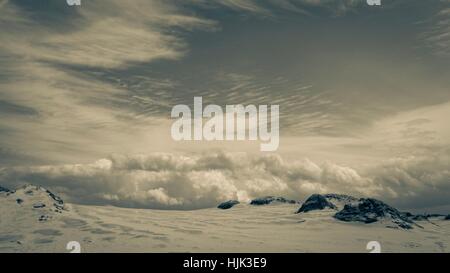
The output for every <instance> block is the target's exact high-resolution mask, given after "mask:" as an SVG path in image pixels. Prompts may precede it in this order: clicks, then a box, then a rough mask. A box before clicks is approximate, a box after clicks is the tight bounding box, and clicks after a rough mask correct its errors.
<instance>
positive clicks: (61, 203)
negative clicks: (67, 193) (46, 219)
mask: <svg viewBox="0 0 450 273" xmlns="http://www.w3.org/2000/svg"><path fill="white" fill-rule="evenodd" d="M45 192H46V193H47V194H48V195H49V196H50V198H52V199H53V200H54V201H55V202H56V203H58V204H59V205H63V204H64V201H63V200H62V198H61V197H59V196H57V195H56V194H54V193H52V192H51V191H49V190H45ZM55 206H56V204H55Z"/></svg>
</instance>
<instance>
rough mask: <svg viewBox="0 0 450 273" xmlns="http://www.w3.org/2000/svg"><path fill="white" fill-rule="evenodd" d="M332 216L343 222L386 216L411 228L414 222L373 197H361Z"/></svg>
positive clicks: (370, 221)
mask: <svg viewBox="0 0 450 273" xmlns="http://www.w3.org/2000/svg"><path fill="white" fill-rule="evenodd" d="M334 218H336V219H338V220H340V221H345V222H363V223H366V224H368V223H374V222H377V221H379V220H382V219H386V218H388V219H389V220H391V221H392V222H393V223H394V224H396V225H397V226H398V227H400V228H403V229H411V228H412V225H413V224H414V222H413V221H412V220H410V219H408V217H406V216H405V215H404V214H403V213H401V212H399V211H398V210H397V209H395V208H393V207H391V206H389V205H387V204H385V203H383V202H381V201H379V200H376V199H373V198H361V199H359V200H358V202H354V203H350V204H347V205H345V206H344V208H343V209H342V210H341V211H339V212H337V213H336V214H335V215H334Z"/></svg>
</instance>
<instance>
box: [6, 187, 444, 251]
mask: <svg viewBox="0 0 450 273" xmlns="http://www.w3.org/2000/svg"><path fill="white" fill-rule="evenodd" d="M17 199H21V200H22V202H20V201H19V203H20V204H19V203H18V202H17ZM330 200H331V199H330ZM35 204H45V207H41V206H39V205H38V206H37V207H35V206H34V205H35ZM298 209H299V204H295V203H294V204H291V203H281V202H280V203H278V204H275V205H267V206H254V205H250V204H242V203H240V204H236V205H234V206H233V207H232V208H230V209H226V210H222V209H217V208H210V209H201V210H193V211H167V210H151V209H126V208H117V207H110V206H86V205H74V204H64V202H62V200H60V199H59V198H58V197H57V196H55V195H53V194H52V193H51V192H48V191H47V190H45V189H43V188H40V187H35V186H27V187H25V188H21V189H18V190H17V191H15V192H0V216H1V217H0V252H68V250H66V245H67V243H68V242H70V241H77V242H79V243H80V246H81V251H82V252H174V251H176V252H367V250H366V245H367V243H368V242H369V241H378V242H380V244H381V250H382V252H448V251H449V250H450V221H446V220H444V218H443V217H436V218H433V219H432V220H426V221H416V222H417V223H419V224H420V225H421V226H422V227H423V228H414V229H409V230H405V229H401V228H386V223H385V222H383V221H381V220H380V221H377V222H374V223H370V224H365V223H363V222H343V221H340V220H338V219H336V218H334V217H332V216H333V215H334V214H335V213H336V210H335V209H329V208H325V209H323V210H312V211H309V212H307V213H296V212H297V211H298ZM338 209H339V208H338ZM42 215H46V216H48V217H46V220H42V221H39V219H40V218H41V216H42Z"/></svg>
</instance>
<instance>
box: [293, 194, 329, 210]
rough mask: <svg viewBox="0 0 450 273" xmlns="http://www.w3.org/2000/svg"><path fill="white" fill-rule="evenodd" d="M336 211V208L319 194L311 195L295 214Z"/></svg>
mask: <svg viewBox="0 0 450 273" xmlns="http://www.w3.org/2000/svg"><path fill="white" fill-rule="evenodd" d="M326 208H329V209H337V207H336V206H335V205H334V204H333V203H331V202H330V201H328V199H327V198H326V197H325V196H323V195H320V194H313V195H311V196H310V197H309V198H308V199H306V201H305V202H304V203H303V204H302V206H301V207H300V209H299V210H298V211H297V213H301V212H308V211H312V210H323V209H326Z"/></svg>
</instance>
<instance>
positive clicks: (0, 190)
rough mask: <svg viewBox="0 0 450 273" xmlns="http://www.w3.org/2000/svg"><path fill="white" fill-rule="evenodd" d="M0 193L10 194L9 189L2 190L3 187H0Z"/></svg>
mask: <svg viewBox="0 0 450 273" xmlns="http://www.w3.org/2000/svg"><path fill="white" fill-rule="evenodd" d="M0 192H6V193H8V192H11V191H10V190H9V189H7V188H4V187H2V186H0Z"/></svg>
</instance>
